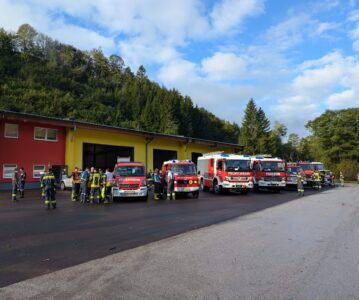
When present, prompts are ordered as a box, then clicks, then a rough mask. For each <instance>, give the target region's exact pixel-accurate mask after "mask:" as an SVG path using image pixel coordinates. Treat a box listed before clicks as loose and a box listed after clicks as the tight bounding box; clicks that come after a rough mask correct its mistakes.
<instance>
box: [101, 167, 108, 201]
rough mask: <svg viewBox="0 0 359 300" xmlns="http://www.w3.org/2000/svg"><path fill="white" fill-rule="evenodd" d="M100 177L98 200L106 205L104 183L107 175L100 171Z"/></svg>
mask: <svg viewBox="0 0 359 300" xmlns="http://www.w3.org/2000/svg"><path fill="white" fill-rule="evenodd" d="M100 177H101V197H100V200H101V201H102V202H103V203H105V202H106V203H107V201H106V183H107V175H106V173H104V172H103V171H102V170H101V169H100Z"/></svg>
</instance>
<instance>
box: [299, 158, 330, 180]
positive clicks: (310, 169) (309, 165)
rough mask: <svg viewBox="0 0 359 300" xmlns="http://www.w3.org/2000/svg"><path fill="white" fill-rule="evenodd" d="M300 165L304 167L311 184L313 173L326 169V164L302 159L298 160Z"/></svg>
mask: <svg viewBox="0 0 359 300" xmlns="http://www.w3.org/2000/svg"><path fill="white" fill-rule="evenodd" d="M298 165H299V166H300V167H301V168H302V169H303V171H304V174H305V180H306V182H307V183H308V184H309V185H310V186H312V185H313V179H312V175H313V173H314V171H316V170H318V171H323V170H324V165H323V163H321V162H309V161H300V162H298Z"/></svg>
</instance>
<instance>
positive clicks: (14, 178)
mask: <svg viewBox="0 0 359 300" xmlns="http://www.w3.org/2000/svg"><path fill="white" fill-rule="evenodd" d="M11 183H12V194H11V196H12V201H16V200H17V199H16V195H17V188H18V184H19V176H18V173H17V168H15V169H14V173H13V174H12V177H11Z"/></svg>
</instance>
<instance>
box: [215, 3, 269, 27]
mask: <svg viewBox="0 0 359 300" xmlns="http://www.w3.org/2000/svg"><path fill="white" fill-rule="evenodd" d="M263 12H264V3H263V1H262V0H223V1H222V2H218V3H217V4H216V5H215V6H214V8H213V10H212V12H211V14H210V16H211V21H212V26H213V31H214V32H216V33H226V32H227V31H231V30H233V29H238V27H239V26H241V25H242V22H243V20H244V18H246V17H248V16H256V15H258V14H261V13H263Z"/></svg>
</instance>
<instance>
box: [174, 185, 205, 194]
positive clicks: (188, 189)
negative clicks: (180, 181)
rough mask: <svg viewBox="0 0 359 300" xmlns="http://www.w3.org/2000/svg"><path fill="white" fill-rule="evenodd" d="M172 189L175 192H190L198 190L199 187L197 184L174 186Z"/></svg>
mask: <svg viewBox="0 0 359 300" xmlns="http://www.w3.org/2000/svg"><path fill="white" fill-rule="evenodd" d="M174 191H175V192H176V193H192V192H197V191H199V187H198V186H186V187H175V188H174Z"/></svg>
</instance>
